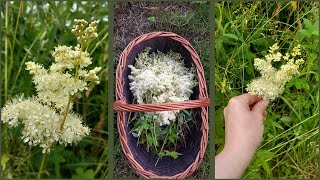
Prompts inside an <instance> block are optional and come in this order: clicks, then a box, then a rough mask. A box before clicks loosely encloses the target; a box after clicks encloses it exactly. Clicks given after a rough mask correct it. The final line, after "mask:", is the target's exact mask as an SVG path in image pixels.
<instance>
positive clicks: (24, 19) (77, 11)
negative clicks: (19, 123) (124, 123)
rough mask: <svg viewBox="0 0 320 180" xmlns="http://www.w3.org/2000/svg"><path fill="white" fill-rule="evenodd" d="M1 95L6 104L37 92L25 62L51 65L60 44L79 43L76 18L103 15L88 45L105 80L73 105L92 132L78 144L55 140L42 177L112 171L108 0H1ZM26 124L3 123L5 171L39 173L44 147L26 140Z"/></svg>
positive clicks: (25, 174)
mask: <svg viewBox="0 0 320 180" xmlns="http://www.w3.org/2000/svg"><path fill="white" fill-rule="evenodd" d="M1 3H2V4H1V5H2V7H5V8H1V10H0V11H1V14H2V15H3V17H1V20H3V21H2V26H1V35H2V39H1V41H2V47H1V52H2V53H1V56H2V59H3V61H2V62H1V66H2V69H3V71H2V72H1V83H2V87H3V88H2V89H1V98H2V104H1V107H3V105H4V103H5V102H6V101H7V100H10V99H11V98H13V97H14V96H16V95H20V94H24V96H25V97H30V96H32V95H33V94H34V93H35V88H34V85H33V84H32V79H31V75H30V74H29V72H28V71H26V70H25V64H24V63H25V62H27V61H34V62H36V63H39V64H43V65H44V67H46V68H47V67H48V66H49V65H50V64H51V63H52V62H53V58H52V56H51V52H52V51H53V50H54V47H55V46H58V45H67V46H75V45H76V39H75V37H74V35H73V34H72V33H71V29H72V26H73V20H74V19H85V20H87V21H89V22H91V21H93V20H98V21H100V23H99V25H98V34H99V37H98V38H97V39H96V40H95V41H94V42H92V44H91V46H90V47H89V49H88V52H89V53H90V56H91V57H92V59H93V60H92V62H93V63H92V65H90V66H89V68H90V67H94V66H100V67H102V70H101V72H100V73H99V78H100V81H101V84H100V85H96V86H95V87H94V88H93V89H92V90H88V91H86V92H84V93H83V97H82V98H80V99H79V100H77V101H76V102H75V105H74V108H73V110H74V111H75V112H77V113H79V114H81V115H82V117H83V120H84V122H85V124H87V125H88V126H89V127H90V128H91V130H92V131H91V133H90V135H89V136H87V137H86V138H85V139H83V140H82V141H81V142H80V143H78V144H77V145H74V146H67V147H61V146H55V147H53V148H54V149H53V151H52V152H51V153H50V154H49V155H47V158H46V162H45V165H44V169H43V170H44V173H43V175H42V178H71V177H77V178H93V177H96V178H99V177H101V178H104V177H107V173H108V171H107V165H106V163H107V158H108V148H107V134H108V132H107V130H106V127H107V85H106V84H107V80H108V77H107V59H108V58H107V57H108V56H107V39H108V33H107V32H108V19H107V13H108V12H107V3H101V2H99V3H98V2H97V3H96V2H77V3H74V2H72V1H68V2H54V1H50V2H49V1H48V2H45V1H41V2H40V1H37V2H32V1H28V2H20V1H1ZM21 128H22V127H18V128H15V129H7V126H6V125H3V124H2V125H1V130H2V131H1V139H2V141H1V143H2V144H1V161H2V164H1V165H2V168H3V171H2V176H3V177H5V178H10V177H13V178H36V176H37V173H38V171H39V166H40V162H41V157H42V153H41V149H40V148H39V147H30V146H28V145H26V144H24V143H23V142H22V140H21V139H20V138H19V137H20V136H21Z"/></svg>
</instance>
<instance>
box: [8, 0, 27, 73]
mask: <svg viewBox="0 0 320 180" xmlns="http://www.w3.org/2000/svg"><path fill="white" fill-rule="evenodd" d="M22 8H23V2H20V6H19V12H18V17H17V21H16V26H15V29H14V35H13V42H12V48H11V54H10V65H9V71H8V73H9V75H8V76H9V77H11V71H12V67H13V53H14V52H15V51H14V45H15V42H16V39H17V31H18V26H19V20H20V16H21V11H22Z"/></svg>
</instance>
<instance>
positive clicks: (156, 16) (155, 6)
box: [114, 2, 210, 179]
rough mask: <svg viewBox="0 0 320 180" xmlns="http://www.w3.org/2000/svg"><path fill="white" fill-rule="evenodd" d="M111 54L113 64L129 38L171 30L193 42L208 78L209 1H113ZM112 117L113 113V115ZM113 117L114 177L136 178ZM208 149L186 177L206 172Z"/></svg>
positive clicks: (207, 171) (197, 175)
mask: <svg viewBox="0 0 320 180" xmlns="http://www.w3.org/2000/svg"><path fill="white" fill-rule="evenodd" d="M114 14H115V23H114V24H115V32H114V55H115V62H114V64H115V67H114V68H116V66H117V64H118V63H117V62H118V59H119V56H120V53H121V52H122V51H123V49H124V48H125V47H126V46H127V45H128V44H129V42H130V41H131V40H133V39H134V38H136V37H138V36H139V35H142V34H144V33H148V32H153V31H169V32H174V33H176V34H178V35H180V36H182V37H184V38H186V39H187V40H189V41H190V43H191V44H192V45H193V47H194V48H195V50H196V51H197V53H198V54H199V56H200V59H201V62H202V65H203V66H204V70H205V77H206V80H207V82H209V38H208V37H209V3H208V2H193V3H191V2H178V3H170V2H161V3H160V2H148V3H147V2H129V3H120V2H119V3H115V11H114ZM115 120H116V117H115ZM117 137H118V133H117V128H116V121H115V152H114V158H115V165H114V167H115V172H114V173H115V174H114V177H115V178H122V179H126V178H127V179H132V178H138V177H139V175H137V174H136V173H135V171H134V170H133V168H132V167H131V166H130V165H129V164H128V162H127V160H126V158H125V156H124V154H123V153H122V149H121V146H120V142H119V138H117ZM209 154H210V153H209V152H208V151H207V152H206V154H205V157H204V160H203V161H202V163H201V165H200V168H199V169H198V170H197V171H196V172H195V173H194V174H193V175H192V176H190V178H196V179H200V178H207V177H208V176H209V173H210V172H209V158H208V157H209Z"/></svg>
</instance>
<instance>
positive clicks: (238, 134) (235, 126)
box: [215, 94, 269, 179]
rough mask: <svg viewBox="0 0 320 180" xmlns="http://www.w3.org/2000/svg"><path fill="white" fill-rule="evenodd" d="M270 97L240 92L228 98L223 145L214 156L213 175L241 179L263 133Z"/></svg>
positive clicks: (225, 110)
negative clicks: (262, 98) (221, 149)
mask: <svg viewBox="0 0 320 180" xmlns="http://www.w3.org/2000/svg"><path fill="white" fill-rule="evenodd" d="M268 104H269V100H261V98H259V97H258V96H254V95H250V94H243V95H240V96H236V97H233V98H232V99H230V101H229V103H228V105H227V107H225V109H224V117H225V146H224V149H223V151H222V152H220V153H219V154H218V155H217V156H216V157H215V178H218V179H220V178H227V179H230V178H232V179H234V178H240V177H241V175H242V174H243V172H244V171H245V169H246V168H247V166H248V165H249V163H250V161H251V159H252V157H253V155H254V153H255V151H256V150H257V148H258V146H259V144H260V143H261V140H262V136H263V122H264V120H265V118H266V115H267V111H266V108H267V106H268Z"/></svg>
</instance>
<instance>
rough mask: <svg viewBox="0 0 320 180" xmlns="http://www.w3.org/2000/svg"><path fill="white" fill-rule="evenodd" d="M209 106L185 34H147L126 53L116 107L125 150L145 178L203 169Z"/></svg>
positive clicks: (182, 174)
mask: <svg viewBox="0 0 320 180" xmlns="http://www.w3.org/2000/svg"><path fill="white" fill-rule="evenodd" d="M209 104H210V101H209V98H208V93H207V87H206V81H205V77H204V71H203V67H202V65H201V62H200V58H199V56H198V55H197V53H196V51H195V50H194V49H193V47H192V45H191V44H190V43H189V42H188V41H187V40H186V39H184V38H183V37H181V36H179V35H177V34H175V33H172V32H152V33H148V34H143V35H141V36H139V37H137V38H136V39H134V40H133V41H131V42H130V43H129V44H128V46H127V47H126V48H125V49H124V51H123V52H122V54H121V56H120V59H119V64H118V67H117V70H116V101H115V102H114V109H115V110H116V111H117V126H118V131H119V138H120V143H121V146H122V149H123V152H124V154H125V156H126V157H127V159H128V161H129V163H130V164H131V165H132V166H133V168H134V169H135V170H136V171H137V172H138V173H139V174H140V175H142V176H143V177H145V178H185V177H187V176H188V175H190V174H192V173H193V172H194V171H195V170H196V169H197V168H198V167H199V165H200V163H201V161H202V159H203V156H204V152H205V150H206V147H207V142H208V106H209Z"/></svg>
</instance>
